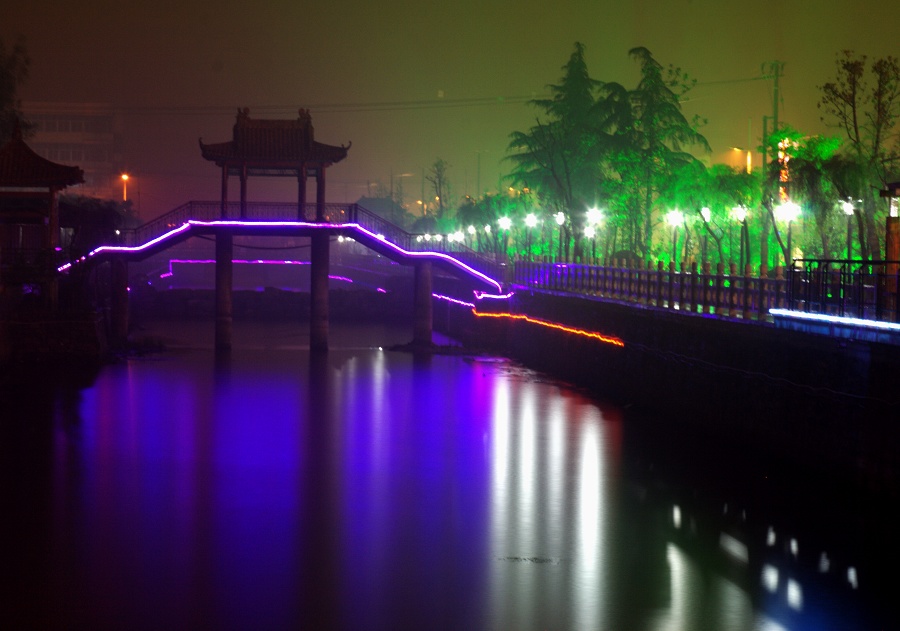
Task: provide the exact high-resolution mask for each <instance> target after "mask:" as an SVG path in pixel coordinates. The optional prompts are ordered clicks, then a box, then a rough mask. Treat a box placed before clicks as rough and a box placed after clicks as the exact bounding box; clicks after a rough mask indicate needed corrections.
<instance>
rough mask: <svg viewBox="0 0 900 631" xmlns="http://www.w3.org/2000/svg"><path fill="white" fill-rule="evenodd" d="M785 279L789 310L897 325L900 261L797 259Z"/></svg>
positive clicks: (898, 316) (899, 316)
mask: <svg viewBox="0 0 900 631" xmlns="http://www.w3.org/2000/svg"><path fill="white" fill-rule="evenodd" d="M788 277H789V284H788V288H789V289H788V304H789V305H790V308H791V309H794V310H797V311H805V312H809V313H823V314H829V315H839V316H849V317H854V318H860V319H863V320H882V321H888V322H900V300H898V299H897V288H898V286H900V261H860V260H849V259H796V260H795V261H794V266H793V269H792V270H790V273H789V275H788Z"/></svg>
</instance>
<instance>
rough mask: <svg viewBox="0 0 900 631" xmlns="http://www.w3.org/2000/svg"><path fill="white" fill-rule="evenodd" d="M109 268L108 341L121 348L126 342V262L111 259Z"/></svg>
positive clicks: (114, 346)
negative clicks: (110, 293)
mask: <svg viewBox="0 0 900 631" xmlns="http://www.w3.org/2000/svg"><path fill="white" fill-rule="evenodd" d="M109 265H110V270H109V276H110V283H109V284H110V289H111V292H112V295H111V296H110V310H109V315H110V338H111V339H110V343H111V345H112V347H113V348H123V347H124V346H125V344H126V343H127V342H128V263H126V262H125V261H118V260H112V261H110V263H109Z"/></svg>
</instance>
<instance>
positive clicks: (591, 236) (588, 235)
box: [584, 225, 597, 259]
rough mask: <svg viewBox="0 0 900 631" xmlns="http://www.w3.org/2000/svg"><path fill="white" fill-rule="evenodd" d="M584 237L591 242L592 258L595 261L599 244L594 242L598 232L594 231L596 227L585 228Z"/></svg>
mask: <svg viewBox="0 0 900 631" xmlns="http://www.w3.org/2000/svg"><path fill="white" fill-rule="evenodd" d="M584 236H585V237H586V238H588V239H590V240H591V258H592V259H593V258H595V257H596V256H597V242H596V241H595V240H594V237H595V236H597V231H596V230H594V226H590V225H588V226H585V227H584Z"/></svg>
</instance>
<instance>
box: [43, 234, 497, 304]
mask: <svg viewBox="0 0 900 631" xmlns="http://www.w3.org/2000/svg"><path fill="white" fill-rule="evenodd" d="M192 226H200V227H205V228H215V227H217V226H222V227H235V228H271V227H278V228H308V229H312V230H335V229H338V230H341V229H343V230H347V229H349V230H355V231H357V232H361V233H363V234H366V235H368V236H369V237H371V238H372V239H374V240H375V241H380V242H381V243H383V244H384V245H386V246H388V247H390V248H392V249H393V250H394V251H395V252H397V253H398V254H402V255H403V256H407V257H409V258H439V259H443V260H445V261H447V262H448V263H450V264H452V265H454V266H456V267H458V268H459V269H461V270H463V271H465V272H467V273H469V274H471V275H472V276H475V277H477V278H480V279H481V280H483V281H484V282H486V283H488V284H490V285H493V286H494V287H496V288H497V290H498V291H499V290H500V289H501V285H500V283H498V282H497V281H495V280H494V279H493V278H490V277H489V276H487V275H486V274H483V273H481V272H479V271H478V270H476V269H475V268H473V267H470V266H468V265H466V264H465V263H463V262H462V261H460V260H459V259H456V258H454V257H452V256H450V255H449V254H445V253H444V252H415V251H411V250H404V249H403V248H401V247H400V246H399V245H397V244H395V243H391V242H390V241H388V240H387V239H385V238H384V236H382V235H379V234H376V233H374V232H372V231H370V230H367V229H366V228H363V227H362V226H361V225H359V224H357V223H345V224H322V223H311V222H308V221H266V222H260V221H237V220H220V221H198V220H196V219H189V220H188V221H186V222H185V223H183V224H182V225H180V226H179V227H177V228H175V229H173V230H170V231H169V232H166V233H165V234H163V235H161V236H159V237H156V238H155V239H151V240H150V241H148V242H147V243H144V244H143V245H139V246H121V245H102V246H100V247H99V248H97V249H95V250H92V251H91V252H90V253H89V254H88V255H87V256H86V257H84V256H83V257H81V258H80V259H78V261H76V262H78V263H80V262H82V261H85V260H86V259H88V258H90V257H93V256H96V255H97V254H100V253H102V252H141V251H143V250H146V249H147V248H150V247H152V246H153V245H156V244H157V243H160V242H162V241H164V240H166V239H170V238H172V237H174V236H175V235H178V234H181V233H182V232H184V231H185V230H190V228H191V227H192ZM71 266H72V264H71V263H66V264H65V265H62V266H61V267H59V268H58V270H57V271H60V272H63V271H66V270H68V269H69V268H70V267H71Z"/></svg>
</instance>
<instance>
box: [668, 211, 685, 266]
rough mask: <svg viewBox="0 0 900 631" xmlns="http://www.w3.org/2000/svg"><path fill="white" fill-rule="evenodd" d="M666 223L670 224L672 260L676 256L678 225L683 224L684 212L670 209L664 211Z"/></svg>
mask: <svg viewBox="0 0 900 631" xmlns="http://www.w3.org/2000/svg"><path fill="white" fill-rule="evenodd" d="M666 223H667V224H669V225H670V226H672V262H673V263H674V262H675V259H676V258H678V226H681V225H683V224H684V213H682V212H681V211H680V210H670V211H669V212H667V213H666Z"/></svg>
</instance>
